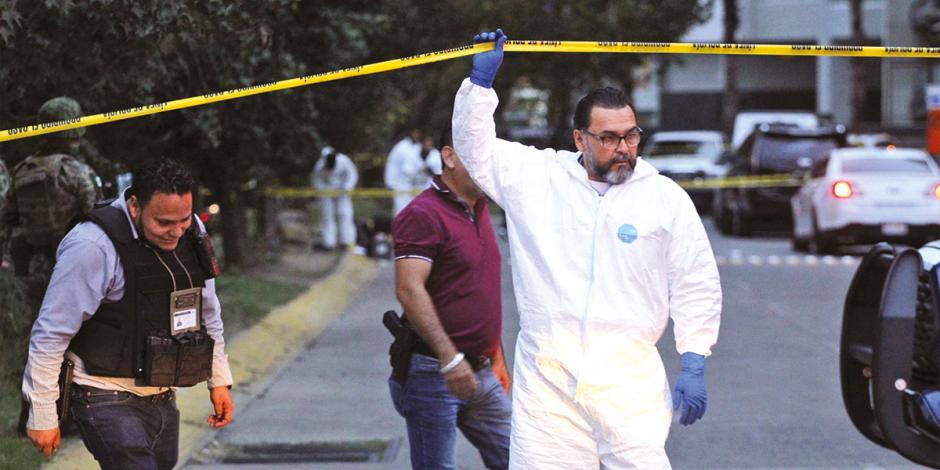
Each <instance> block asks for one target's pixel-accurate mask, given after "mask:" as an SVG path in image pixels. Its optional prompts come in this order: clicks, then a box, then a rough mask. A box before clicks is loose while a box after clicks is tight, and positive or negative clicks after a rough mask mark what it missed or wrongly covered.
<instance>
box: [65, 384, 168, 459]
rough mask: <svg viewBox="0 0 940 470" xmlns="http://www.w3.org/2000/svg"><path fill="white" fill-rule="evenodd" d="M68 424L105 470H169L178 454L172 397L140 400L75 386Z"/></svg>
mask: <svg viewBox="0 0 940 470" xmlns="http://www.w3.org/2000/svg"><path fill="white" fill-rule="evenodd" d="M70 409H71V412H72V419H74V420H75V423H76V425H78V429H79V431H80V432H81V434H82V441H83V442H84V443H85V447H87V448H88V450H89V451H90V452H91V453H92V455H94V456H95V459H96V460H97V461H98V464H99V465H100V466H101V468H102V469H103V470H110V469H135V470H136V469H140V470H143V469H146V470H170V469H172V468H173V466H174V465H176V460H177V456H178V453H179V422H180V414H179V410H177V409H176V397H175V396H174V393H173V392H169V393H164V394H160V395H156V396H153V397H139V396H137V395H134V394H132V393H128V392H112V391H106V390H99V389H96V388H91V387H81V388H78V387H75V386H74V385H73V393H72V402H71V407H70Z"/></svg>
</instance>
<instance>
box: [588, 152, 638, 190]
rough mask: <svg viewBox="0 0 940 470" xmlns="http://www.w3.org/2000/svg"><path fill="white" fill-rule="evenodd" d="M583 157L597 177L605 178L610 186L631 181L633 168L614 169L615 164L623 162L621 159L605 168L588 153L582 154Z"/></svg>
mask: <svg viewBox="0 0 940 470" xmlns="http://www.w3.org/2000/svg"><path fill="white" fill-rule="evenodd" d="M581 155H582V156H583V157H584V161H585V162H586V163H587V165H588V166H589V167H590V170H591V172H592V173H593V174H594V175H595V176H599V177H601V178H603V179H604V181H606V182H608V183H610V184H622V183H624V182H626V181H627V180H628V179H630V175H632V174H633V166H626V167H620V168H618V169H616V170H614V169H613V167H614V164H615V163H618V162H621V161H623V160H621V159H617V160H611V162H610V164H609V165H607V166H606V167H605V166H602V165H601V164H599V163H598V162H597V160H595V159H594V157H593V156H590V155H588V154H587V153H582V154H581ZM634 165H635V163H634Z"/></svg>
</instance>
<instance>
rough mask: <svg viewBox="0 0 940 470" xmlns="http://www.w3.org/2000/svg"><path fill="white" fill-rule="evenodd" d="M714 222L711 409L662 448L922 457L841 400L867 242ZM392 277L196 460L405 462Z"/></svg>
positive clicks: (670, 349) (726, 455)
mask: <svg viewBox="0 0 940 470" xmlns="http://www.w3.org/2000/svg"><path fill="white" fill-rule="evenodd" d="M497 225H498V224H497ZM706 225H707V227H708V229H709V236H710V239H711V241H712V244H713V248H714V251H715V254H716V258H717V260H718V262H719V269H720V272H721V280H722V286H723V292H724V308H723V313H722V326H721V334H720V338H719V341H718V344H717V346H716V347H715V348H714V350H713V356H712V357H711V358H709V360H708V361H707V367H706V381H707V384H708V391H709V397H710V399H709V404H708V411H707V414H706V415H705V418H704V419H703V420H702V421H700V422H698V423H696V424H694V425H693V426H690V427H682V426H681V425H679V424H678V423H674V425H673V427H672V432H671V435H670V437H669V440H668V442H667V446H666V447H667V451H668V453H669V455H670V458H671V460H672V463H673V466H674V468H677V469H711V468H721V469H728V468H749V469H752V468H759V469H766V468H791V469H794V468H799V469H803V468H808V469H819V468H852V469H858V468H917V467H916V466H914V465H912V464H910V463H909V462H908V461H907V460H905V459H903V458H901V457H899V456H897V455H896V454H894V453H893V452H891V451H888V450H886V449H883V448H881V447H879V446H877V445H875V444H873V443H870V442H868V441H867V440H866V439H865V438H864V437H862V436H861V435H860V434H858V433H857V432H856V431H855V429H854V428H853V427H852V425H851V423H850V421H849V419H848V417H847V415H846V413H845V411H844V409H843V405H842V398H841V395H840V390H839V377H838V362H837V359H838V345H839V335H840V328H841V321H842V320H841V316H842V303H843V300H844V297H845V293H846V290H847V289H848V285H849V282H850V281H851V278H852V275H853V274H854V272H855V269H856V268H857V266H858V262H859V260H860V256H859V255H860V254H862V253H864V251H865V250H864V249H861V250H857V251H855V252H854V253H850V254H847V255H840V256H827V257H816V256H808V255H804V254H798V253H794V252H792V250H791V249H790V245H789V241H788V240H787V239H786V238H785V237H783V236H781V235H780V234H773V233H763V234H758V236H757V237H755V238H749V239H737V238H727V237H723V236H721V235H720V234H718V233H717V231H716V230H714V229H713V227H712V226H711V224H710V222H709V221H707V220H706ZM499 231H500V229H499V228H497V232H499ZM501 239H503V240H502V243H503V246H502V249H503V254H504V257H503V259H504V267H503V299H504V304H503V305H504V329H503V337H504V346H505V348H506V352H507V360H509V361H510V363H511V362H512V355H513V348H514V342H515V341H514V340H515V337H516V334H517V333H518V329H519V320H518V314H517V312H516V307H515V302H514V298H513V295H512V285H511V272H510V270H509V262H510V255H509V253H508V249H506V246H505V240H504V237H501ZM392 285H393V271H392V269H391V264H390V263H384V264H383V265H382V266H381V267H380V268H379V271H378V276H377V277H376V278H375V280H374V281H372V282H371V283H370V284H369V285H368V286H366V287H365V290H364V291H363V292H361V293H360V294H359V295H357V296H356V300H354V301H353V302H352V304H350V305H349V306H348V307H347V308H346V310H345V311H344V312H343V313H342V314H341V315H340V316H339V317H337V318H336V319H335V320H333V321H332V322H331V324H330V326H329V327H328V328H327V329H326V331H325V332H324V334H323V335H321V336H320V337H318V338H317V339H315V340H314V341H312V342H311V343H310V344H308V345H307V347H306V349H304V351H303V352H301V353H300V354H299V355H298V356H297V357H296V358H294V359H293V360H291V361H288V362H287V363H285V364H284V365H283V366H282V367H281V368H280V370H279V371H277V372H276V373H275V374H274V377H273V378H272V379H271V381H270V382H268V383H266V384H260V385H261V387H262V388H263V392H262V393H261V394H260V395H258V396H257V397H256V398H254V399H253V400H251V401H247V402H246V403H245V405H244V406H243V407H242V408H241V411H240V414H239V417H238V422H237V426H236V425H233V426H231V427H230V428H231V429H225V430H222V431H221V432H220V433H218V435H217V436H216V437H215V439H214V440H213V442H211V443H210V444H209V445H208V446H207V447H206V448H205V449H204V450H203V451H202V453H201V454H200V455H199V456H197V457H196V458H195V459H194V460H193V461H190V462H189V464H190V466H191V467H193V468H200V469H202V468H219V469H223V468H224V469H233V470H245V469H255V468H258V469H261V468H292V469H296V468H310V469H318V470H325V469H331V470H340V469H349V468H373V469H376V470H380V469H381V470H386V469H387V470H396V469H401V468H409V467H410V465H409V464H408V462H409V457H408V446H407V441H406V437H405V436H406V432H405V426H404V420H402V419H401V417H400V416H398V415H397V414H396V413H395V412H394V410H393V409H392V407H391V404H390V402H389V399H388V391H387V388H386V386H385V380H386V378H387V376H388V369H387V367H388V366H387V356H386V351H387V348H388V342H389V338H388V335H387V333H386V332H384V331H383V330H382V329H381V327H380V326H379V324H378V312H381V311H384V310H385V309H387V308H392V307H394V306H396V305H397V303H396V302H395V299H394V293H393V289H392ZM659 346H660V350H661V352H662V354H663V357H664V360H665V363H666V368H667V372H668V375H669V377H670V379H671V380H673V381H674V380H675V376H676V374H677V372H678V354H677V353H676V352H675V346H674V341H673V338H672V335H671V332H668V331H667V333H666V334H665V335H664V337H663V338H662V340H661V341H660V344H659ZM374 442H382V443H387V444H388V445H389V447H387V448H386V449H389V450H385V451H383V452H382V453H381V455H383V456H384V457H383V458H382V460H380V461H377V462H376V463H368V464H367V463H364V462H360V463H339V462H335V463H322V462H323V461H320V462H321V463H316V461H315V460H303V461H302V460H299V459H298V460H288V459H287V458H286V456H283V455H282V456H278V455H276V454H277V453H278V452H280V453H281V454H283V453H284V448H283V447H277V445H282V446H283V445H289V446H293V448H295V449H296V448H300V449H302V450H305V452H306V451H309V449H312V448H316V447H318V446H319V447H322V444H323V443H334V444H338V445H340V446H345V447H348V446H350V445H351V444H350V443H356V445H357V446H358V445H360V444H361V445H365V444H369V443H374ZM272 444H273V445H275V446H273V447H272ZM252 445H255V446H262V447H267V448H269V449H268V450H267V451H266V452H268V453H269V454H271V453H274V454H275V455H274V458H271V459H268V460H255V461H254V464H246V462H242V463H241V464H239V463H235V462H232V461H231V460H230V459H229V460H226V459H225V458H224V457H225V456H226V455H228V456H231V455H232V454H233V453H234V454H236V455H237V454H238V452H240V451H239V450H238V449H241V452H246V451H245V449H248V447H249V446H252ZM233 449H234V450H233ZM252 452H254V451H252ZM457 453H458V462H459V468H461V469H481V468H483V466H482V462H481V461H480V458H479V456H478V455H477V453H476V452H475V450H474V449H473V448H472V446H470V445H469V443H467V441H466V440H465V439H462V438H461V439H460V441H459V443H458V452H457ZM378 462H384V463H378Z"/></svg>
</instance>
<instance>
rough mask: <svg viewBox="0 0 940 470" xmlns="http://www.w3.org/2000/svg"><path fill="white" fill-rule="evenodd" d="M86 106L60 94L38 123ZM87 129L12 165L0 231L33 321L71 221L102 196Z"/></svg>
mask: <svg viewBox="0 0 940 470" xmlns="http://www.w3.org/2000/svg"><path fill="white" fill-rule="evenodd" d="M81 115H82V108H81V107H80V106H79V104H78V102H76V101H75V100H73V99H72V98H68V97H65V96H60V97H58V98H53V99H51V100H49V101H46V102H45V103H43V105H42V107H41V108H39V122H40V123H45V122H52V121H60V120H63V119H71V118H77V117H80V116H81ZM83 135H85V129H84V128H78V129H69V130H67V131H62V132H57V133H55V134H51V135H50V136H48V137H45V138H43V139H42V140H41V143H40V147H39V150H38V151H37V152H36V153H35V154H34V155H30V156H29V157H26V159H25V160H23V161H22V162H20V163H19V164H18V165H16V166H15V167H13V171H12V172H11V177H12V185H11V187H10V190H9V191H8V192H7V195H6V204H5V207H3V210H2V212H0V229H2V230H3V231H4V232H5V233H6V235H5V236H3V235H0V239H2V238H5V237H9V240H10V258H11V259H12V261H13V272H14V274H15V275H16V278H17V281H18V282H19V283H20V286H21V288H22V290H23V293H24V294H25V300H26V312H25V313H26V315H28V316H29V323H30V324H32V322H33V321H35V320H36V316H37V315H38V314H39V308H40V307H41V306H42V298H43V297H44V296H45V295H46V287H48V286H49V279H50V278H51V277H52V268H53V267H55V252H56V248H58V246H59V242H60V241H62V237H64V236H65V233H66V232H68V230H69V229H70V228H71V226H72V223H73V222H74V221H76V220H77V219H78V217H81V216H82V215H84V214H85V213H87V212H88V211H90V210H91V209H92V208H94V206H95V202H96V201H98V200H99V199H101V179H100V178H98V175H97V174H95V171H94V170H92V169H91V167H89V166H88V165H86V164H85V163H83V162H81V161H80V160H78V159H77V158H76V157H75V156H74V155H76V154H77V151H78V148H79V145H80V144H81V137H82V136H83ZM28 417H29V403H28V402H26V400H25V399H23V400H22V401H21V407H20V420H19V423H18V425H17V432H18V433H19V434H21V435H25V434H26V421H27V419H28Z"/></svg>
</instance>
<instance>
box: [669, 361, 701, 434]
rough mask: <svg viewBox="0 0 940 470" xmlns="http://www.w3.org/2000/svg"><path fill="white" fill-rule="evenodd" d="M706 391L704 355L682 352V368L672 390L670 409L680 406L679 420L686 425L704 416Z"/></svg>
mask: <svg viewBox="0 0 940 470" xmlns="http://www.w3.org/2000/svg"><path fill="white" fill-rule="evenodd" d="M707 404H708V392H706V391H705V356H703V355H701V354H695V353H694V352H687V353H683V354H682V369H681V370H680V371H679V379H678V380H676V388H675V389H674V390H673V392H672V409H673V410H676V409H679V407H680V406H681V407H682V412H681V414H680V415H679V422H680V423H682V425H683V426H688V425H690V424H692V423H694V422H696V421H698V420H699V419H700V418H701V417H702V416H705V406H706V405H707Z"/></svg>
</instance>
